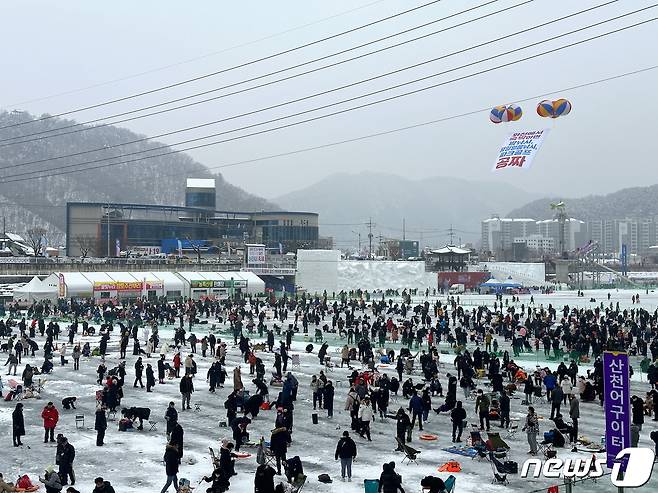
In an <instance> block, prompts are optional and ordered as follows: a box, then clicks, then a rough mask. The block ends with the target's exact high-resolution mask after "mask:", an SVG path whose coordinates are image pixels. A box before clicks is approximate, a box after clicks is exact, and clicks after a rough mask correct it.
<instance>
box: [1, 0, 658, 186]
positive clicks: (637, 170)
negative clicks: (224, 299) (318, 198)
mask: <svg viewBox="0 0 658 493" xmlns="http://www.w3.org/2000/svg"><path fill="white" fill-rule="evenodd" d="M426 1H427V0H425V1H423V0H417V1H402V0H381V1H379V2H373V0H359V1H346V0H332V1H320V0H285V1H279V2H274V1H253V2H228V1H218V0H216V1H211V0H196V1H194V2H183V1H172V0H140V1H134V0H114V1H112V2H92V1H89V0H67V1H59V2H53V1H47V0H41V1H37V0H22V1H20V2H2V3H0V19H2V39H3V41H4V42H3V46H4V49H3V50H2V59H1V62H0V63H1V65H0V66H1V67H2V76H1V77H0V107H1V108H4V109H8V110H13V109H20V110H28V111H30V112H34V113H36V114H41V113H44V112H47V113H51V114H53V113H59V112H62V111H66V110H69V109H72V108H75V107H79V106H84V105H87V104H93V103H96V102H100V101H104V100H107V99H112V98H116V97H121V96H124V95H127V94H131V93H135V92H139V91H143V90H147V89H150V88H153V87H157V86H161V85H164V84H167V83H171V82H176V81H179V80H182V79H185V78H188V77H194V76H197V75H200V74H204V73H208V72H212V71H217V70H220V69H222V68H226V67H229V66H231V65H234V64H237V63H241V62H244V61H248V60H251V59H253V58H257V57H261V56H265V55H268V54H271V53H274V52H277V51H280V50H284V49H287V48H290V47H293V46H296V45H299V44H302V43H305V42H309V41H312V40H315V39H317V38H320V37H323V36H326V35H330V34H332V33H335V32H339V31H342V30H346V29H349V28H351V27H355V26H358V25H361V24H364V23H366V22H369V21H372V20H375V19H378V18H380V17H384V16H386V15H390V14H392V13H395V12H398V11H401V10H404V9H407V8H410V7H413V6H416V5H420V4H422V3H426ZM486 1H487V0H480V1H479V2H474V1H462V0H443V1H441V2H439V3H438V4H436V5H433V6H431V7H427V8H424V9H421V10H420V11H418V12H417V13H413V14H409V15H405V16H402V17H400V18H397V19H396V20H393V21H389V22H385V23H382V24H379V25H377V26H375V27H372V28H368V29H364V30H361V31H359V32H357V33H354V34H352V35H349V36H344V37H341V38H338V39H335V40H332V41H330V42H326V43H321V44H319V45H316V46H313V47H311V48H308V49H304V50H300V51H297V52H295V53H292V54H289V55H286V56H282V57H278V58H275V59H273V60H269V61H266V62H263V63H258V64H255V65H252V66H249V67H245V68H242V69H239V70H235V71H232V72H229V73H226V74H222V75H219V76H216V77H211V78H208V79H205V80H203V81H199V82H196V83H193V84H188V85H185V86H182V87H178V88H176V89H172V90H168V91H166V92H161V93H157V94H153V95H150V96H147V97H142V98H139V99H136V100H130V101H126V102H124V103H121V104H116V105H111V106H107V107H104V108H99V109H96V110H92V111H86V112H82V113H78V114H76V115H72V116H73V117H75V118H76V119H78V120H87V119H91V118H97V117H103V116H106V115H108V114H112V113H115V112H119V111H125V110H129V109H133V108H135V107H138V105H139V106H143V105H146V104H152V103H157V102H161V101H163V100H166V99H169V98H174V97H180V96H185V95H188V94H190V93H193V92H198V91H202V90H207V89H211V88H214V87H217V86H221V85H225V84H229V83H233V82H237V81H241V80H244V79H246V78H249V77H253V76H256V75H260V74H262V73H266V72H268V71H273V70H277V69H280V68H283V67H287V66H289V65H294V64H296V63H300V62H303V61H306V60H309V59H312V58H315V57H318V56H323V55H326V54H329V53H333V52H334V51H338V50H341V49H345V48H349V47H352V46H355V45H357V44H360V43H363V42H366V41H370V40H373V39H376V38H377V37H379V36H382V35H387V34H391V33H394V32H397V31H400V30H402V29H405V28H409V27H412V26H416V25H418V24H421V23H423V22H427V21H429V20H431V19H435V18H440V17H443V16H445V15H448V14H451V13H454V12H457V11H460V10H462V9H465V8H467V7H469V6H474V5H478V4H482V3H486ZM521 1H522V0H500V1H498V2H495V3H493V4H492V5H489V6H487V7H483V8H482V9H479V10H477V11H475V12H471V13H468V14H464V15H462V16H459V17H456V18H454V19H450V20H447V21H444V22H441V23H439V24H435V25H433V26H429V27H427V28H424V29H422V30H419V31H416V32H415V33H412V34H407V35H405V36H400V37H398V38H395V40H390V41H386V42H383V43H379V44H377V45H375V46H374V47H380V46H387V45H390V44H393V43H394V42H396V40H402V39H408V38H410V37H414V36H417V35H418V34H420V33H427V32H430V31H434V30H437V29H439V28H440V27H445V26H449V25H452V24H455V23H457V22H460V21H462V20H466V19H469V18H472V17H476V16H479V15H482V14H484V13H487V12H492V11H494V10H498V9H500V8H503V7H506V6H510V5H514V4H516V3H520V2H521ZM605 2H606V0H598V1H590V0H584V1H578V2H574V1H572V0H571V1H570V0H536V1H534V2H532V3H530V4H528V5H525V6H522V7H519V8H517V9H514V10H512V11H510V12H508V13H505V14H499V15H497V16H493V17H491V18H488V19H485V20H482V21H478V22H475V23H472V24H469V25H467V26H463V27H460V28H457V29H454V30H451V31H448V32H446V33H443V34H439V35H436V36H432V37H429V38H427V39H426V40H423V41H418V42H415V43H411V44H409V45H407V46H405V47H400V48H395V49H392V50H389V51H386V52H384V53H380V54H378V55H374V56H371V57H367V58H365V59H362V60H360V61H358V62H350V63H346V64H343V65H341V66H339V67H336V68H332V69H328V70H323V71H320V72H318V73H315V74H312V75H308V76H303V77H300V78H297V79H295V80H292V81H287V82H284V83H280V84H275V85H272V86H270V87H268V88H263V89H257V90H255V91H249V92H247V93H244V94H241V95H236V96H232V97H229V98H224V99H221V100H219V101H216V102H213V103H207V104H203V105H198V106H195V107H192V108H189V109H186V110H181V111H175V112H171V113H168V114H165V115H159V116H156V117H150V118H145V119H142V120H137V121H134V122H129V123H125V124H124V126H126V127H128V128H130V129H131V130H134V131H136V132H139V133H142V134H146V135H153V134H157V133H161V132H166V131H171V130H174V129H177V128H181V127H185V126H190V125H195V124H199V123H203V122H206V121H210V120H216V119H220V118H224V117H228V116H231V115H234V114H236V113H242V112H245V111H251V110H253V109H258V108H261V107H264V106H269V105H272V104H277V103H279V102H283V101H285V100H288V99H293V98H297V97H301V96H304V95H307V94H312V93H315V92H319V91H323V90H327V89H331V88H334V87H336V86H339V85H343V84H347V83H350V82H353V81H356V80H359V79H363V78H367V77H371V76H373V75H377V74H380V73H383V72H388V71H391V70H395V69H398V68H401V67H404V66H406V65H411V64H413V63H418V62H420V61H423V60H426V59H429V58H434V57H438V56H441V55H443V54H446V53H449V52H451V51H455V50H458V49H462V48H465V47H468V46H471V45H474V44H477V43H479V42H484V41H487V40H490V39H493V38H495V37H499V36H503V35H506V34H510V33H513V32H516V31H518V30H521V29H524V28H526V27H530V26H534V25H536V24H539V23H542V22H546V21H548V20H552V19H554V18H557V17H560V16H562V15H565V14H568V13H571V12H575V11H578V10H581V9H584V8H586V7H588V6H593V5H598V4H602V3H605ZM650 4H651V2H648V1H644V0H638V1H635V0H621V1H618V2H616V3H613V4H612V5H609V6H606V7H603V8H601V9H597V10H595V11H592V12H590V13H587V14H583V15H580V16H577V17H575V18H573V19H569V20H568V21H563V22H560V23H558V24H554V25H551V26H548V27H545V28H542V29H538V30H535V31H532V32H530V33H526V34H524V35H521V36H515V37H511V38H508V39H506V40H504V41H503V42H498V43H496V44H493V45H490V46H487V47H484V48H480V49H478V50H473V51H470V52H468V53H464V54H462V55H458V56H453V57H450V58H447V59H445V60H442V61H439V62H435V63H432V64H428V65H425V66H423V67H419V68H416V69H412V70H408V71H405V72H403V73H400V74H396V75H394V76H391V77H386V78H384V79H380V80H378V81H374V82H370V83H368V84H362V85H360V86H356V87H353V88H350V89H347V90H342V91H340V92H337V93H334V94H330V95H325V96H322V97H319V98H314V99H312V100H309V101H306V102H303V103H299V104H295V105H289V106H287V107H284V108H279V109H276V110H270V111H267V112H264V113H261V114H258V115H253V116H250V117H246V118H241V119H239V120H235V121H233V122H228V123H224V124H221V125H216V126H213V127H210V128H206V129H204V130H198V131H195V132H189V133H185V134H180V135H177V136H170V137H167V138H164V139H161V140H162V141H164V142H167V143H173V142H176V141H177V140H183V139H185V138H192V137H197V136H199V135H204V134H206V133H211V132H219V131H222V130H227V129H231V128H235V127H237V126H242V125H247V124H250V123H256V122H260V121H263V120H265V119H270V118H276V117H278V116H284V115H287V114H290V113H293V112H297V111H302V110H305V109H309V108H313V107H316V106H319V105H323V104H329V103H332V102H335V101H338V100H341V99H344V98H348V97H353V96H357V95H360V94H363V93H365V92H369V91H373V90H377V89H381V88H385V87H388V86H390V85H393V84H396V83H401V82H406V81H408V80H411V79H414V78H418V77H423V76H426V75H430V74H433V73H437V72H440V71H443V70H446V69H450V68H453V67H456V66H459V65H462V64H465V63H469V62H472V61H476V60H479V59H481V58H484V57H487V56H491V55H494V54H497V53H500V52H503V51H507V50H510V49H513V48H515V47H518V46H523V45H525V44H528V43H532V42H536V41H539V40H543V39H545V38H547V37H550V36H554V35H556V34H560V33H563V32H567V31H570V30H572V29H575V28H577V27H581V26H585V25H588V24H591V23H594V22H598V21H600V20H603V19H607V18H610V17H614V16H616V15H619V14H620V13H623V12H627V11H631V10H635V9H638V8H641V7H643V6H648V5H650ZM360 6H365V7H364V8H361V9H358V10H355V11H353V12H350V13H347V14H344V15H340V16H337V17H334V18H331V19H327V20H325V21H323V22H316V21H318V20H320V19H323V18H327V17H330V16H334V15H335V14H339V13H341V12H345V11H348V10H350V9H355V8H357V7H360ZM656 16H658V9H651V10H648V11H646V12H643V13H641V14H636V15H634V16H631V17H628V18H625V19H622V20H618V21H614V22H611V23H607V24H604V25H602V26H599V27H596V28H593V29H589V30H586V31H584V32H582V33H579V34H575V35H572V36H569V37H568V38H562V39H559V40H556V41H552V42H549V43H545V44H543V45H540V46H537V47H534V48H529V49H527V50H524V51H523V52H521V53H518V54H515V55H509V56H507V57H505V58H501V59H498V60H495V61H492V62H487V63H483V64H479V65H476V66H474V67H472V68H468V69H462V70H459V71H457V72H454V73H451V74H446V75H444V76H441V77H438V78H434V79H430V80H429V81H425V82H422V83H419V84H416V85H414V86H411V89H413V88H419V87H423V86H425V85H428V84H431V83H432V82H438V81H441V80H448V79H451V78H453V77H455V76H461V75H466V74H469V73H472V72H474V71H477V70H481V69H483V68H488V67H491V66H494V65H497V64H499V63H501V62H504V61H511V60H515V59H517V58H521V57H523V56H527V55H530V54H533V53H537V52H540V51H544V50H546V49H549V48H552V47H557V46H561V45H563V44H567V43H569V42H572V41H575V40H578V39H583V38H586V37H590V36H593V35H595V34H598V33H602V32H606V31H609V30H612V29H615V28H618V27H621V26H624V25H628V24H633V23H635V22H637V21H638V20H642V19H647V18H652V17H656ZM308 23H313V24H312V25H311V26H308V27H304V28H301V29H295V30H292V31H291V32H287V33H285V34H281V35H279V36H275V37H270V38H269V39H267V40H264V41H257V42H253V41H255V40H258V39H261V38H263V37H268V36H270V35H274V34H277V33H281V32H283V31H288V30H291V29H293V28H296V27H298V26H302V25H305V24H308ZM252 42H253V43H252ZM246 43H249V44H247V45H246V46H242V47H238V48H235V49H230V50H227V51H226V49H227V48H231V47H235V46H237V45H244V44H246ZM656 46H658V22H655V23H651V24H647V25H644V26H641V27H638V28H636V29H633V30H630V31H625V32H622V33H618V34H614V35H611V36H608V37H606V38H603V39H600V40H597V41H593V42H591V43H587V44H585V45H580V46H577V47H574V48H570V49H568V50H564V51H561V52H558V53H555V54H551V55H548V56H545V57H541V58H539V59H536V60H532V61H528V62H523V63H520V64H517V65H514V66H512V67H508V68H505V69H501V70H497V71H495V72H490V73H487V74H485V75H481V76H477V77H473V78H470V79H466V80H463V81H461V82H457V83H452V84H448V85H445V86H442V87H440V88H437V89H433V90H429V91H425V92H421V93H419V94H416V95H414V96H409V97H405V98H402V99H399V100H397V101H393V102H389V103H384V104H381V105H376V106H374V107H371V108H368V109H364V110H359V111H354V112H350V113H347V114H344V115H341V116H337V117H333V118H329V119H326V120H323V121H318V122H314V123H312V124H308V125H303V126H297V127H293V128H291V129H287V130H284V131H278V132H273V133H270V134H266V135H261V136H258V137H253V138H247V139H242V140H239V141H237V142H233V143H229V144H222V145H219V146H215V147H210V148H206V149H203V150H198V151H194V152H192V153H191V154H192V155H193V156H194V157H195V158H196V159H198V160H199V161H201V162H202V163H204V164H206V165H207V166H209V167H213V166H218V165H222V164H226V163H231V162H235V161H242V160H248V159H253V158H258V157H261V156H265V155H270V154H276V153H283V152H287V151H292V150H295V149H298V148H303V147H310V146H315V145H320V144H324V143H327V142H333V141H338V140H342V139H349V138H352V137H357V136H360V135H364V134H369V133H373V132H378V131H384V130H388V129H392V128H396V127H402V126H405V125H411V124H415V123H419V122H423V121H429V120H433V119H439V118H443V117H447V116H451V115H455V114H459V113H464V112H469V111H473V110H477V109H480V108H486V107H490V106H494V105H496V104H504V103H509V102H515V101H518V100H521V99H524V98H527V97H531V96H534V95H536V94H542V93H548V92H553V91H557V90H559V89H561V88H564V87H569V86H573V85H577V84H581V83H585V82H589V81H593V80H596V79H600V78H605V77H608V76H613V75H616V74H620V73H623V72H627V71H632V70H637V69H641V68H644V67H648V66H651V65H654V64H657V63H658V56H657V55H656V53H657V52H656ZM372 49H373V47H370V48H365V49H362V50H360V51H357V52H354V53H362V52H365V51H370V50H372ZM219 51H223V52H222V53H218V54H214V55H213V54H212V53H215V52H219ZM205 55H208V56H205ZM346 56H347V55H343V56H342V57H341V58H345V57H346ZM197 57H203V58H201V59H199V60H196V61H194V62H190V63H184V64H178V62H181V61H184V60H189V59H192V58H197ZM332 60H333V59H332ZM325 63H327V62H325ZM169 64H177V65H176V66H175V67H171V68H168V69H164V70H159V71H156V72H152V73H150V74H148V75H143V76H139V77H132V78H129V79H126V80H123V81H120V82H115V83H111V84H105V85H101V86H99V87H96V88H93V89H88V90H83V91H78V92H74V93H72V94H67V95H60V96H56V97H47V98H45V99H44V97H46V96H51V95H56V94H59V93H62V92H66V91H70V90H73V89H78V88H84V87H87V86H90V85H95V84H100V83H104V82H106V81H110V80H114V79H120V78H124V77H127V76H131V75H134V74H136V73H139V72H143V71H150V70H152V69H157V68H160V67H162V66H165V65H169ZM314 66H317V64H316V65H314ZM300 70H302V69H298V70H297V71H300ZM241 87H242V86H241ZM656 87H658V70H653V71H649V72H645V73H644V74H641V75H636V76H631V77H627V78H624V79H622V80H617V81H612V82H608V83H604V84H601V85H598V86H592V87H588V88H584V89H578V90H571V91H563V92H556V93H555V94H554V95H553V97H554V98H557V97H565V98H568V99H569V100H571V102H572V104H573V111H572V113H571V114H570V115H569V116H567V117H565V118H562V119H559V120H557V121H555V122H549V121H547V120H544V119H541V118H539V117H538V116H537V115H536V113H535V105H536V101H531V102H526V103H522V104H521V106H522V107H523V109H524V117H523V118H522V119H521V121H520V122H518V123H515V124H509V125H505V124H500V125H493V124H491V123H490V122H489V120H488V114H487V112H482V113H478V114H476V115H473V116H468V117H464V118H458V119H453V120H450V121H448V122H444V123H439V124H436V125H431V126H426V127H422V128H419V129H415V130H410V131H406V132H401V133H397V134H392V135H388V136H386V137H380V138H374V139H369V140H366V141H361V142H356V143H351V144H347V145H342V146H337V147H332V148H328V149H324V150H318V151H312V152H308V153H303V154H298V155H293V156H288V157H282V158H276V159H272V160H268V161H263V162H259V163H255V164H248V165H244V166H236V167H232V168H227V169H224V170H221V171H222V172H223V174H224V176H225V177H226V179H227V180H228V181H230V182H232V183H234V184H236V185H239V186H241V187H243V188H244V189H245V190H247V191H249V192H253V193H256V194H259V195H262V196H265V197H275V196H278V195H281V194H283V193H286V192H288V191H291V190H294V189H298V188H302V187H304V186H306V185H309V184H311V183H313V182H316V181H318V180H320V179H321V178H323V177H324V176H327V175H329V174H332V173H334V172H338V171H353V172H361V171H366V170H372V171H382V172H387V173H397V174H404V175H407V176H410V177H413V178H422V177H423V176H430V175H431V176H456V177H462V178H472V179H478V180H493V181H495V180H504V181H508V182H511V183H516V184H517V185H519V186H520V187H522V188H524V189H526V190H529V191H535V192H540V193H543V194H546V195H562V194H564V195H568V196H580V195H586V194H590V193H596V192H608V191H613V190H617V189H619V188H622V187H626V186H638V185H650V184H654V183H657V182H658V166H655V156H656V152H657V151H658V139H656V137H655V121H656V114H658V98H656V97H655V89H656ZM409 89H410V88H409V87H407V88H402V89H398V90H397V91H391V92H389V93H385V95H388V94H396V93H399V92H403V91H405V90H409ZM380 97H381V96H380ZM373 99H376V98H372V97H371V98H369V99H367V100H366V101H368V100H373ZM352 104H358V102H357V103H352ZM348 106H351V105H349V104H347V105H343V106H341V107H339V108H342V107H348ZM327 111H329V110H325V111H324V112H327ZM322 113H323V112H318V113H314V114H322ZM291 121H294V119H293V120H291ZM544 127H551V128H552V131H551V133H550V134H549V136H548V137H547V140H546V142H545V144H544V147H543V148H542V149H541V152H540V154H539V155H538V157H537V159H536V162H535V165H534V168H533V169H531V170H530V171H527V172H524V173H520V172H509V173H507V172H506V173H501V174H498V175H493V174H492V173H491V171H490V169H491V166H492V162H493V160H494V158H495V156H496V150H497V149H496V148H497V147H498V146H500V144H501V142H502V140H503V138H504V136H505V135H506V134H507V133H508V132H509V131H511V130H532V129H538V128H544ZM494 193H495V192H494Z"/></svg>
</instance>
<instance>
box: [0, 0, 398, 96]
mask: <svg viewBox="0 0 658 493" xmlns="http://www.w3.org/2000/svg"><path fill="white" fill-rule="evenodd" d="M384 1H386V0H375V1H374V2H370V3H367V4H365V5H361V6H359V7H355V8H352V9H349V10H344V11H342V12H338V13H336V14H333V15H330V16H328V17H323V18H321V19H317V20H315V21H312V22H307V23H306V24H302V25H299V26H295V27H292V28H290V29H286V30H284V31H279V32H277V33H274V34H270V35H268V36H263V37H261V38H257V39H254V40H251V41H247V42H244V43H240V44H238V45H233V46H229V47H227V48H223V49H221V50H217V51H213V52H210V53H207V54H205V55H201V56H196V57H193V58H188V59H186V60H181V61H179V62H175V63H170V64H168V65H162V66H160V67H156V68H153V69H150V70H145V71H143V72H138V73H135V74H131V75H126V76H124V77H120V78H118V79H112V80H108V81H105V82H98V83H96V84H92V85H89V86H85V87H80V88H78V89H71V90H69V91H64V92H60V93H57V94H51V95H48V96H42V97H39V98H35V99H28V100H24V101H18V102H16V103H10V104H7V105H5V106H7V107H13V106H20V105H24V104H29V103H36V102H39V101H45V100H48V99H54V98H58V97H61V96H68V95H69V94H75V93H79V92H83V91H88V90H89V89H96V88H97V87H103V86H107V85H110V84H115V83H117V82H123V81H125V80H130V79H135V78H137V77H142V76H144V75H149V74H154V73H156V72H162V71H163V70H167V69H170V68H174V67H180V66H181V65H186V64H188V63H192V62H197V61H199V60H204V59H206V58H210V57H213V56H216V55H221V54H222V53H227V52H229V51H233V50H236V49H239V48H244V47H246V46H250V45H253V44H256V43H260V42H263V41H267V40H268V39H273V38H277V37H279V36H283V35H284V34H289V33H291V32H294V31H299V30H301V29H305V28H307V27H310V26H314V25H316V24H320V23H322V22H326V21H328V20H331V19H335V18H337V17H341V16H343V15H347V14H351V13H352V12H356V11H359V10H363V9H366V8H368V7H372V6H373V5H376V4H378V3H382V2H384Z"/></svg>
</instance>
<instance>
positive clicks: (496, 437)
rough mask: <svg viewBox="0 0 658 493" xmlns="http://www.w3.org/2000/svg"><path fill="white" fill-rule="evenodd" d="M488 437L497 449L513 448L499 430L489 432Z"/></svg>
mask: <svg viewBox="0 0 658 493" xmlns="http://www.w3.org/2000/svg"><path fill="white" fill-rule="evenodd" d="M487 437H488V438H489V440H491V445H493V447H494V448H495V449H505V450H509V449H510V448H511V447H510V446H509V445H507V442H505V440H503V439H502V438H501V437H500V433H498V432H493V431H491V432H487Z"/></svg>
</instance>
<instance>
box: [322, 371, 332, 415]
mask: <svg viewBox="0 0 658 493" xmlns="http://www.w3.org/2000/svg"><path fill="white" fill-rule="evenodd" d="M323 394H324V409H325V410H326V411H327V417H328V418H332V417H333V416H334V385H333V384H332V383H331V380H329V381H327V383H326V384H325V386H324V391H323Z"/></svg>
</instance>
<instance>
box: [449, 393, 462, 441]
mask: <svg viewBox="0 0 658 493" xmlns="http://www.w3.org/2000/svg"><path fill="white" fill-rule="evenodd" d="M450 419H452V442H453V443H455V442H461V441H462V440H461V438H462V433H463V431H464V420H465V419H466V409H464V408H463V407H462V401H457V402H456V405H455V408H454V409H453V410H452V411H450Z"/></svg>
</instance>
